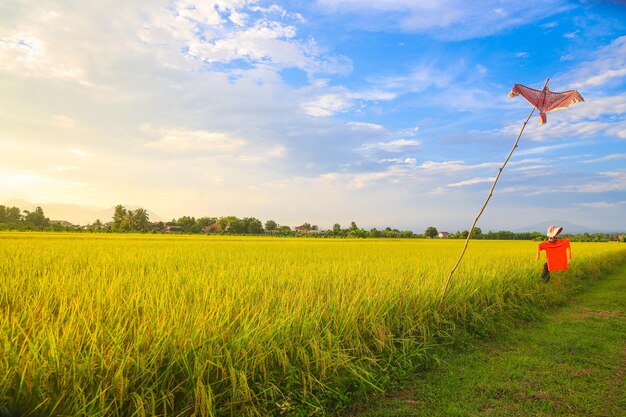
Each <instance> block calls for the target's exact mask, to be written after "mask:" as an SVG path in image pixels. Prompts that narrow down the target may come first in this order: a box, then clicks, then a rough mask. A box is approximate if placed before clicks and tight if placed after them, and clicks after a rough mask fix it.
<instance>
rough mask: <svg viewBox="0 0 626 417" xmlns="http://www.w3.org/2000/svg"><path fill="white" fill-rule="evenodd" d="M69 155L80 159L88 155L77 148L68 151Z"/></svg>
mask: <svg viewBox="0 0 626 417" xmlns="http://www.w3.org/2000/svg"><path fill="white" fill-rule="evenodd" d="M70 153H71V154H73V155H76V156H78V157H80V158H85V157H86V156H88V155H89V153H87V152H85V151H83V150H82V149H78V148H74V149H70Z"/></svg>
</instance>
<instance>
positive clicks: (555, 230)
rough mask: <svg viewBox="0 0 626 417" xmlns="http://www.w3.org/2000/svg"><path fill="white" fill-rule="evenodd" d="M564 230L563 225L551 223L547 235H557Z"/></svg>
mask: <svg viewBox="0 0 626 417" xmlns="http://www.w3.org/2000/svg"><path fill="white" fill-rule="evenodd" d="M562 231H563V228H562V227H556V226H555V225H551V226H550V227H548V231H547V232H546V235H548V237H555V236H556V235H558V234H559V233H561V232H562Z"/></svg>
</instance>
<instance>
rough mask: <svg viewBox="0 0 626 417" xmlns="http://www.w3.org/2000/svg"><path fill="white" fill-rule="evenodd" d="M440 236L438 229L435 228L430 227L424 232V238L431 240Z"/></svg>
mask: <svg viewBox="0 0 626 417" xmlns="http://www.w3.org/2000/svg"><path fill="white" fill-rule="evenodd" d="M438 234H439V232H438V231H437V228H436V227H433V226H430V227H428V228H427V229H426V231H425V232H424V236H426V237H428V238H431V239H432V238H434V237H437V235H438Z"/></svg>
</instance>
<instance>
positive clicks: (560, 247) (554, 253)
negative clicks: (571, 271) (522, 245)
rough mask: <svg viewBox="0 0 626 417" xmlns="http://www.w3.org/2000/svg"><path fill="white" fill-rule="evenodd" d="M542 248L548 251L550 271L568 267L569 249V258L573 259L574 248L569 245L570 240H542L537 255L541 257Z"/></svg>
mask: <svg viewBox="0 0 626 417" xmlns="http://www.w3.org/2000/svg"><path fill="white" fill-rule="evenodd" d="M542 250H545V251H546V260H547V261H548V271H563V270H565V269H567V259H568V256H567V255H568V254H567V251H568V250H569V259H572V248H570V246H569V240H567V239H559V240H557V241H555V242H550V241H547V242H541V243H540V244H539V247H538V248H537V257H539V253H540V252H541V251H542Z"/></svg>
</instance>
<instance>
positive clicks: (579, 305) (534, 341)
mask: <svg viewBox="0 0 626 417" xmlns="http://www.w3.org/2000/svg"><path fill="white" fill-rule="evenodd" d="M625 375H626V265H624V266H623V267H621V268H620V269H619V270H618V271H616V272H614V273H612V274H611V275H609V276H607V277H605V278H603V279H601V280H599V281H597V282H595V283H594V284H593V285H592V286H590V287H587V288H586V289H585V290H584V291H583V292H581V293H580V294H577V295H576V296H574V297H573V298H572V300H571V302H570V303H568V304H567V305H566V306H564V307H562V308H560V309H558V310H552V311H550V312H547V313H545V315H544V316H543V317H542V318H541V319H540V320H539V321H535V322H532V323H530V324H527V325H524V326H520V327H518V328H514V329H511V330H510V331H507V332H504V334H501V335H498V336H496V337H495V338H494V339H493V340H490V341H488V342H484V343H480V344H479V345H478V346H475V347H473V348H470V350H465V351H463V352H460V353H459V352H456V353H448V354H446V356H445V357H444V358H442V361H441V363H440V364H439V365H437V366H435V367H433V368H432V369H430V370H428V371H426V372H423V373H421V374H419V375H417V376H416V379H415V380H413V381H412V382H411V386H410V387H407V388H406V389H404V390H402V391H400V392H395V393H391V394H387V395H385V396H383V397H377V398H373V399H372V400H371V403H370V404H366V405H363V406H362V407H359V409H358V410H357V411H353V412H352V413H351V414H349V415H350V416H351V417H374V416H379V417H383V416H385V417H391V416H403V417H404V416H406V417H411V416H585V417H591V416H598V417H611V416H615V417H617V416H621V417H623V416H626V383H625V380H626V377H625Z"/></svg>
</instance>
